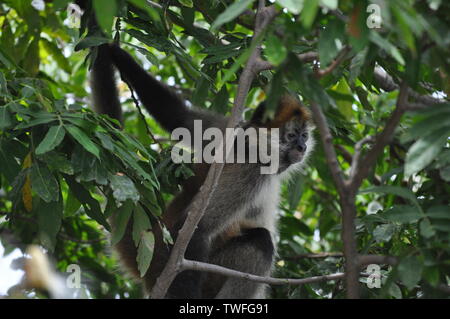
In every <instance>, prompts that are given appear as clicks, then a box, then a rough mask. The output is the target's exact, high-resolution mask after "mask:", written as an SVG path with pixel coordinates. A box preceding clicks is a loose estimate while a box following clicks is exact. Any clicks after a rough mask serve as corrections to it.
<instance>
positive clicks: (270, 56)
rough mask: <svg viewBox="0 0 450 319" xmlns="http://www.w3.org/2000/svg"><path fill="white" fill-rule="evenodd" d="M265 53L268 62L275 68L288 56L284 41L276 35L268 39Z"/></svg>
mask: <svg viewBox="0 0 450 319" xmlns="http://www.w3.org/2000/svg"><path fill="white" fill-rule="evenodd" d="M264 52H265V54H266V56H267V60H268V61H269V62H270V63H272V64H273V65H275V66H277V65H279V64H281V63H282V62H283V61H284V59H286V57H287V54H288V52H287V49H286V47H285V46H284V44H283V41H281V40H280V39H279V38H278V37H277V36H276V35H274V34H271V35H270V36H268V37H267V40H266V48H265V50H264Z"/></svg>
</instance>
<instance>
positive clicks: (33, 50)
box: [23, 36, 40, 76]
mask: <svg viewBox="0 0 450 319" xmlns="http://www.w3.org/2000/svg"><path fill="white" fill-rule="evenodd" d="M39 64H40V59H39V37H38V36H35V38H34V40H33V41H32V42H31V44H30V46H29V47H28V50H27V53H26V55H25V59H24V61H23V68H24V70H25V71H27V72H28V74H29V75H30V76H35V75H37V73H38V72H39Z"/></svg>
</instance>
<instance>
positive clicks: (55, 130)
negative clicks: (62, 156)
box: [36, 125, 66, 155]
mask: <svg viewBox="0 0 450 319" xmlns="http://www.w3.org/2000/svg"><path fill="white" fill-rule="evenodd" d="M65 135H66V131H65V130H64V126H62V125H58V126H52V127H50V129H49V130H48V132H47V134H46V135H45V137H44V139H43V140H42V142H41V143H39V145H38V147H37V148H36V154H37V155H40V154H44V153H46V152H49V151H51V150H53V149H54V148H55V147H57V146H58V145H59V144H60V143H61V142H62V140H63V139H64V136H65Z"/></svg>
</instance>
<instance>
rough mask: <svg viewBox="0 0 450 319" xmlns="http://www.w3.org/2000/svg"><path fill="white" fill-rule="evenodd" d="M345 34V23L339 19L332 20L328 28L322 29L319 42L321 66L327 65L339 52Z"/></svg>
mask: <svg viewBox="0 0 450 319" xmlns="http://www.w3.org/2000/svg"><path fill="white" fill-rule="evenodd" d="M343 34H345V30H344V24H343V23H342V22H340V21H338V20H332V21H330V22H329V23H328V25H327V26H326V28H325V29H322V30H321V32H320V36H319V44H318V48H319V58H320V67H321V68H325V67H327V66H328V65H329V64H330V62H331V61H333V60H334V58H335V57H336V55H337V54H338V53H339V50H340V49H341V46H342V43H343V41H342V40H341V39H342V35H343ZM339 40H341V41H340V42H341V45H340V46H338V44H339V43H338V41H339Z"/></svg>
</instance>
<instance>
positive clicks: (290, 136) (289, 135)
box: [287, 133, 295, 140]
mask: <svg viewBox="0 0 450 319" xmlns="http://www.w3.org/2000/svg"><path fill="white" fill-rule="evenodd" d="M287 137H288V139H291V140H292V139H294V138H295V134H294V133H288V135H287Z"/></svg>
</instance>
